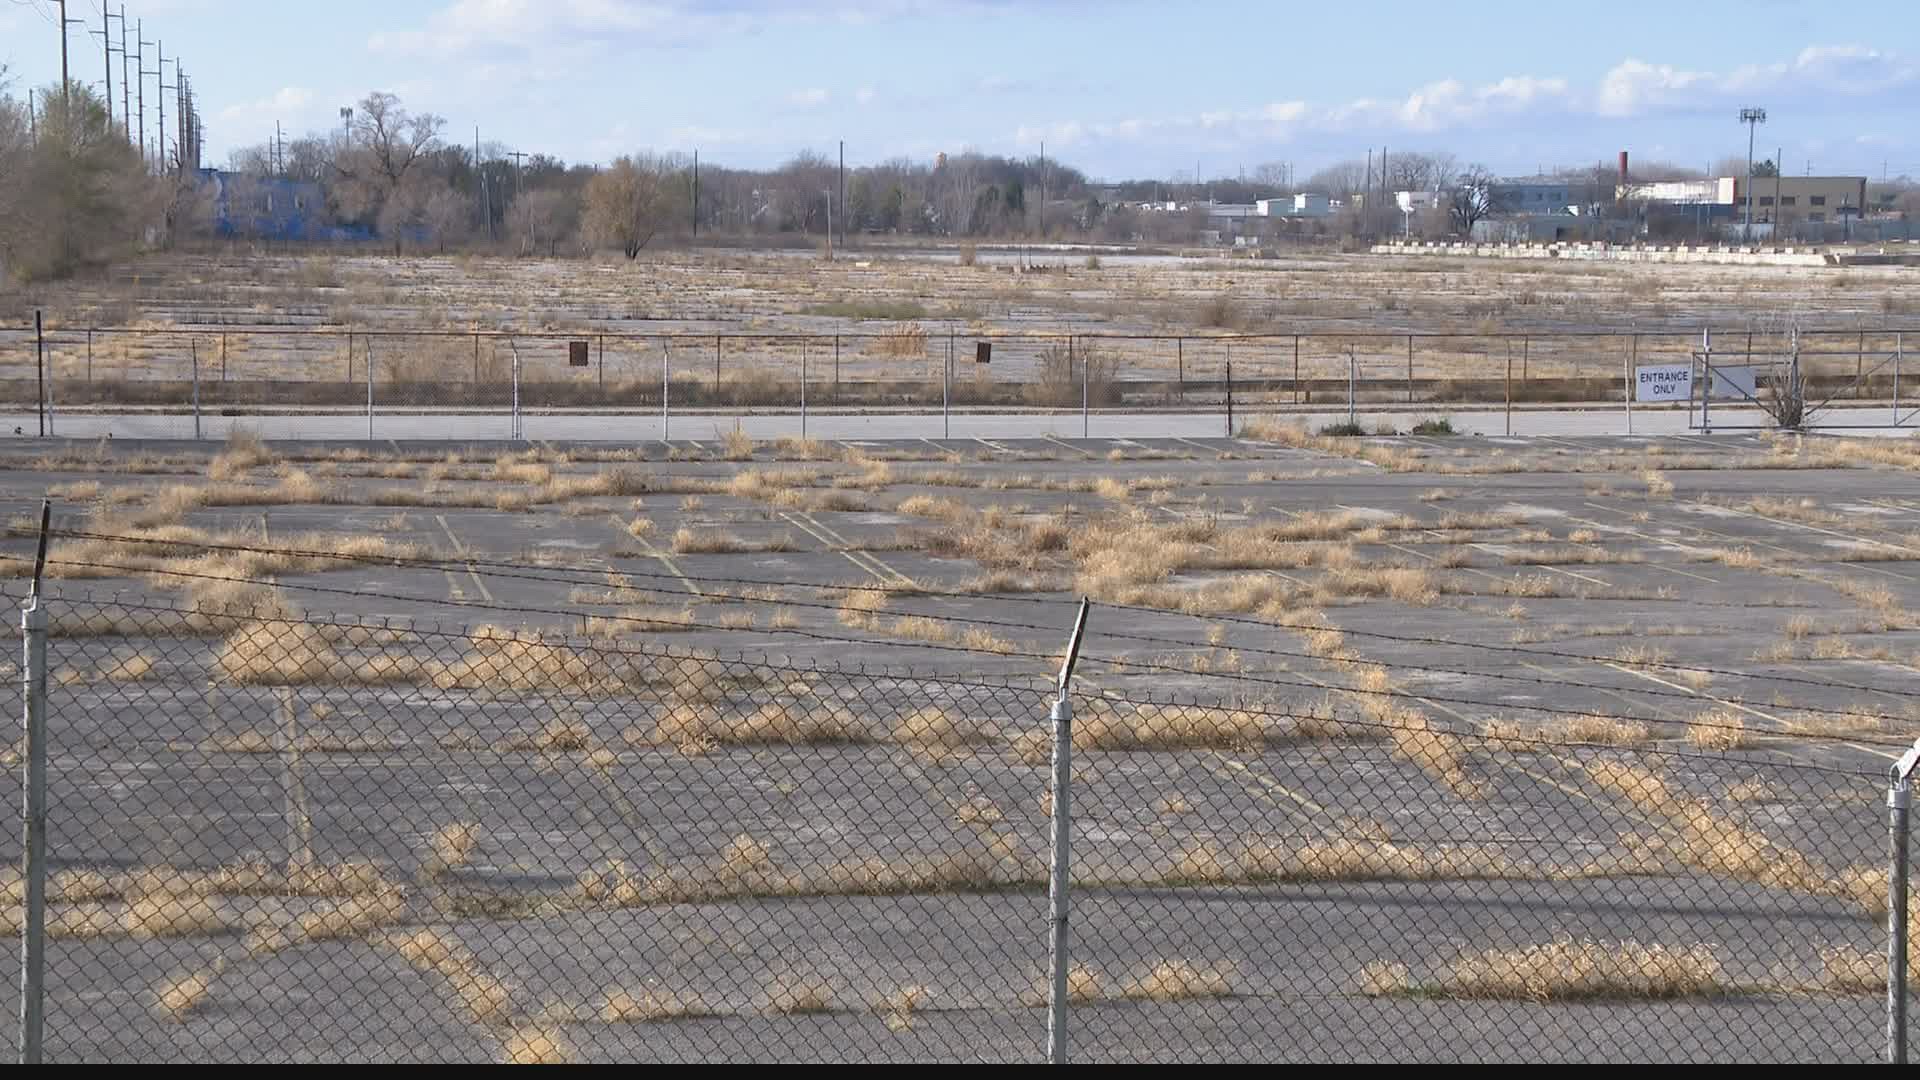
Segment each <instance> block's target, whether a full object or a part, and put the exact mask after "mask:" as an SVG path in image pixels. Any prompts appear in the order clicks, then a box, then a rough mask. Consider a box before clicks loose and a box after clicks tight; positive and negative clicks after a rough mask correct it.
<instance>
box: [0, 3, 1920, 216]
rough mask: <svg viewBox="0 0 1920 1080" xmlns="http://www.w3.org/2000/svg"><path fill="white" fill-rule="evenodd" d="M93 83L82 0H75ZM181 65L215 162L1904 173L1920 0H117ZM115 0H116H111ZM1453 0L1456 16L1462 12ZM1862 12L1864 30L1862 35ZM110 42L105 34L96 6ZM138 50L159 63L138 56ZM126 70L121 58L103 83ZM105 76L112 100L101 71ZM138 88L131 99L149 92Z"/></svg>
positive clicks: (0, 20)
mask: <svg viewBox="0 0 1920 1080" xmlns="http://www.w3.org/2000/svg"><path fill="white" fill-rule="evenodd" d="M54 7H55V5H54V4H53V3H52V2H50V0H0V63H5V64H7V65H8V66H9V67H10V68H11V69H12V77H13V82H14V86H13V90H14V92H15V93H16V94H19V93H21V92H23V91H24V88H25V87H26V86H28V85H43V84H45V83H48V82H51V81H55V80H57V79H58V72H59V52H58V45H59V40H58V36H57V32H56V30H55V27H54V25H53V23H52V21H51V20H52V16H51V12H52V10H53V9H54ZM67 7H68V14H69V17H72V18H78V19H85V20H87V25H86V26H76V27H73V28H72V29H71V31H70V39H69V41H70V49H71V57H72V59H71V63H72V65H73V70H74V73H75V77H76V78H86V79H90V80H96V81H97V80H99V79H100V78H101V74H102V58H101V54H100V48H99V39H98V38H97V37H96V36H93V35H89V34H87V33H86V31H87V30H88V29H91V28H96V27H97V26H98V25H99V18H100V9H99V7H98V6H97V0H69V2H68V5H67ZM126 7H127V13H128V18H129V20H130V21H131V20H133V19H144V21H145V29H146V35H147V38H148V39H149V40H153V39H155V38H156V37H158V38H159V39H161V40H163V41H164V42H165V45H166V48H167V52H168V55H169V56H172V55H175V54H176V53H177V54H178V55H180V56H182V57H184V59H185V64H186V67H187V70H188V73H189V74H190V75H191V76H192V78H193V80H194V85H195V87H196V88H197V90H198V92H199V93H200V96H201V103H202V104H201V112H202V114H203V116H204V117H205V121H206V129H207V144H208V149H209V151H210V155H211V157H212V158H213V159H214V160H215V161H224V160H225V157H226V153H227V151H228V149H230V148H231V147H234V146H236V145H240V144H244V143H249V142H258V141H262V140H264V139H266V138H268V137H269V136H270V135H271V134H272V132H273V125H274V121H275V120H278V121H280V123H281V124H282V125H283V126H284V127H285V128H286V129H287V130H288V131H291V132H296V133H298V132H305V131H308V130H312V129H316V128H321V127H326V126H330V125H332V124H334V123H336V122H337V115H338V110H339V107H340V106H341V105H346V104H350V103H352V102H353V101H354V100H355V99H357V98H359V97H360V96H362V95H363V94H365V93H366V92H367V91H369V90H373V89H381V90H389V91H392V92H394V93H397V94H399V95H401V97H402V98H403V99H404V100H405V102H406V104H407V105H408V106H410V107H412V108H415V109H421V110H428V111H432V112H435V113H438V114H440V115H442V116H444V117H446V118H447V120H448V134H449V136H450V137H452V138H456V139H459V140H462V141H468V142H470V141H471V140H472V138H473V133H474V127H475V125H476V124H477V125H479V127H480V130H481V135H482V137H483V138H485V139H487V140H490V141H498V142H500V143H502V144H505V145H506V146H508V147H509V148H512V149H518V150H523V151H526V152H529V153H533V152H545V153H549V154H554V155H558V156H560V157H563V158H565V159H567V160H569V161H604V160H606V159H609V158H611V157H613V156H614V155H616V154H619V153H622V152H627V151H631V150H639V149H654V150H662V151H666V150H676V151H687V150H691V149H693V148H694V147H696V146H697V147H699V148H700V152H701V158H702V160H703V161H709V162H714V163H717V164H739V165H753V166H760V165H769V164H774V163H777V162H779V161H780V160H782V159H784V158H786V157H788V156H790V155H791V154H793V153H794V152H795V151H797V150H801V149H804V148H809V147H810V148H813V149H817V150H822V151H826V152H829V153H831V152H832V150H833V148H834V143H835V142H836V140H839V139H842V138H844V139H845V140H846V141H847V157H848V161H849V163H864V162H871V161H878V160H881V159H884V158H888V157H894V156H901V155H905V156H910V157H915V158H928V157H931V156H932V155H933V154H934V153H936V152H938V151H942V150H945V151H958V150H961V149H966V148H973V149H978V150H981V151H984V152H989V153H1001V154H1012V155H1025V154H1032V153H1034V152H1036V151H1037V150H1038V148H1039V144H1040V142H1041V140H1042V139H1044V140H1046V143H1047V151H1048V154H1049V156H1055V157H1059V158H1061V159H1062V160H1065V161H1068V162H1071V163H1073V164H1077V165H1079V166H1081V167H1082V168H1084V169H1086V170H1087V171H1088V172H1089V173H1090V174H1092V175H1094V176H1096V177H1101V178H1109V179H1117V178H1122V177H1130V176H1138V177H1163V178H1176V177H1185V176H1190V175H1191V174H1192V172H1193V171H1194V169H1195V167H1196V163H1197V165H1198V167H1199V169H1200V171H1201V172H1202V173H1203V174H1204V175H1207V176H1221V175H1233V174H1236V173H1238V172H1240V171H1242V170H1245V171H1246V172H1249V173H1251V172H1252V171H1253V169H1254V168H1255V167H1256V166H1258V165H1260V164H1261V163H1263V162H1278V161H1284V162H1290V163H1292V164H1293V165H1294V167H1295V169H1296V171H1297V173H1298V174H1299V175H1301V176H1304V175H1306V174H1308V173H1310V172H1312V171H1313V170H1314V169H1315V168H1318V167H1320V166H1322V165H1325V164H1329V163H1331V162H1333V161H1335V160H1338V159H1340V158H1343V157H1359V156H1362V155H1363V154H1364V153H1365V152H1366V149H1367V148H1368V147H1378V146H1381V145H1383V144H1384V145H1386V146H1387V147H1388V148H1389V150H1428V149H1436V150H1448V151H1451V152H1453V153H1454V154H1456V155H1457V156H1458V157H1459V158H1460V159H1461V160H1462V161H1463V162H1482V163H1485V164H1487V165H1489V166H1491V167H1492V168H1494V169H1496V170H1498V171H1501V172H1507V173H1519V172H1531V171H1533V170H1534V169H1535V168H1536V167H1537V166H1541V165H1547V166H1551V165H1554V164H1557V163H1569V164H1570V163H1577V162H1598V161H1602V160H1604V161H1607V162H1609V163H1610V162H1611V161H1612V160H1613V157H1614V155H1615V153H1616V152H1617V151H1618V150H1621V149H1627V150H1630V151H1631V152H1632V153H1633V155H1634V156H1635V157H1636V158H1637V159H1642V160H1655V159H1668V160H1674V161H1677V162H1680V163H1683V164H1688V165H1693V166H1695V167H1699V168H1705V167H1706V166H1707V165H1708V163H1709V162H1710V161H1711V160H1713V159H1716V158H1718V157H1721V156H1724V155H1728V154H1734V153H1744V151H1745V148H1746V139H1745V134H1746V133H1745V130H1744V129H1743V128H1742V127H1741V126H1740V125H1739V124H1738V123H1737V121H1736V120H1735V114H1736V112H1737V110H1738V108H1739V107H1740V106H1741V105H1743V104H1759V105H1764V106H1765V107H1766V108H1767V110H1768V113H1769V117H1770V119H1769V122H1768V124H1767V125H1766V126H1765V127H1763V128H1762V129H1761V131H1760V133H1759V144H1760V148H1761V149H1760V155H1759V156H1762V157H1771V156H1772V155H1773V148H1774V147H1776V146H1782V147H1784V148H1785V159H1786V162H1787V166H1788V169H1789V171H1791V172H1800V171H1803V170H1804V169H1805V168H1806V167H1807V165H1808V164H1809V163H1811V165H1812V168H1813V169H1814V171H1816V172H1861V173H1866V174H1868V175H1871V176H1874V177H1876V178H1877V177H1878V176H1879V175H1880V173H1881V170H1882V168H1883V164H1884V167H1885V168H1886V169H1888V170H1889V171H1890V172H1891V173H1893V174H1896V175H1897V174H1899V173H1902V172H1905V173H1909V174H1912V175H1915V176H1920V108H1916V105H1917V104H1920V19H1916V18H1911V17H1903V16H1900V15H1898V14H1897V11H1898V10H1900V9H1901V8H1903V7H1904V4H1893V5H1886V6H1880V7H1877V8H1870V9H1868V10H1873V11H1877V13H1878V17H1877V18H1876V19H1871V20H1869V19H1862V18H1859V17H1857V15H1858V14H1859V9H1856V8H1849V7H1847V6H1846V5H1836V4H1833V3H1821V4H1814V3H1801V2H1788V0H1744V2H1740V3H1731V2H1727V3H1723V2H1718V0H1690V2H1684V3H1675V2H1672V0H1668V2H1666V3H1643V2H1639V0H1615V2H1613V3H1608V4H1603V5H1598V6H1595V5H1588V6H1585V7H1581V6H1578V5H1575V6H1572V7H1568V6H1566V5H1551V4H1546V5H1543V4H1540V3H1538V2H1530V3H1509V2H1506V0H1482V2H1480V3H1470V4H1464V5H1461V4H1453V5H1449V4H1440V3H1433V2H1431V0H1422V2H1420V3H1399V2H1389V3H1378V2H1376V3H1374V4H1370V5H1351V4H1340V3H1318V4H1316V3H1312V2H1295V3H1287V4H1274V3H1251V2H1240V0H1218V2H1215V3H1210V4H1191V5H1180V4H1171V3H1167V2H1165V0H1161V2H1156V3H1133V2H1129V0H1104V2H1100V3H1080V2H1070V0H1022V2H1018V3H1014V2H1007V0H779V2H774V0H715V2H706V3H695V2H685V0H417V2H416V0H384V2H375V0H331V2H328V3H322V4H312V3H280V2H269V0H254V2H243V0H131V2H129V3H127V5H126ZM113 10H114V11H115V12H116V13H117V12H118V10H119V0H114V5H113ZM1463 12H1464V13H1466V14H1463ZM1876 23H1877V25H1876ZM115 34H116V36H117V34H118V25H117V23H116V24H115ZM150 59H151V57H149V60H150ZM118 78H119V69H118V66H117V63H116V67H115V79H116V83H117V80H118ZM115 96H116V97H118V92H117V90H116V95H115ZM151 97H152V88H151V83H149V101H148V108H149V112H151V110H152V106H153V102H152V100H151Z"/></svg>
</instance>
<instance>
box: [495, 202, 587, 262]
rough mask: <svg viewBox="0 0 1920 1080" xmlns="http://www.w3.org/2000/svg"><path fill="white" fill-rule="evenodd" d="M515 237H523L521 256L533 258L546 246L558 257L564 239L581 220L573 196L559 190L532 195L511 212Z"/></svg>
mask: <svg viewBox="0 0 1920 1080" xmlns="http://www.w3.org/2000/svg"><path fill="white" fill-rule="evenodd" d="M507 218H508V220H509V221H510V222H511V223H512V228H513V231H514V233H515V234H516V235H517V236H519V237H520V251H521V254H533V253H536V252H538V251H539V250H540V248H541V247H542V246H543V245H544V246H545V247H546V249H547V254H549V255H552V254H554V253H555V252H556V251H557V249H558V247H559V243H560V236H561V234H562V233H563V232H565V231H566V230H567V229H568V228H569V227H570V225H571V224H572V222H573V221H574V220H575V219H576V218H577V208H576V206H575V204H574V199H573V196H572V195H570V194H569V193H567V192H565V191H560V190H558V189H556V188H542V189H540V190H539V191H529V192H527V193H526V194H525V195H522V196H520V197H519V198H518V199H515V200H513V205H512V206H511V207H509V208H508V210H507Z"/></svg>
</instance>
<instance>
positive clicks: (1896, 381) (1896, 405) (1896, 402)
mask: <svg viewBox="0 0 1920 1080" xmlns="http://www.w3.org/2000/svg"><path fill="white" fill-rule="evenodd" d="M1900 346H1901V342H1900V335H1899V334H1895V335H1893V426H1894V427H1899V426H1900Z"/></svg>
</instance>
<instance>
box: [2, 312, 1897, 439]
mask: <svg viewBox="0 0 1920 1080" xmlns="http://www.w3.org/2000/svg"><path fill="white" fill-rule="evenodd" d="M1779 337H1780V335H1779V334H1778V333H1774V332H1771V331H1770V332H1768V333H1749V332H1739V333H1729V332H1722V333H1718V334H1715V335H1714V336H1713V339H1712V340H1713V343H1714V344H1713V349H1714V350H1715V353H1716V356H1717V359H1716V361H1715V362H1716V363H1717V364H1719V365H1721V366H1727V365H1740V364H1745V363H1761V364H1766V363H1772V362H1775V361H1776V360H1777V359H1778V358H1779V357H1780V356H1783V355H1784V351H1783V349H1782V347H1781V346H1780V343H1779V341H1778V340H1776V339H1778V338H1779ZM1911 338H1912V335H1911V334H1910V333H1908V332H1904V331H1901V330H1898V329H1893V328H1890V327H1876V328H1874V329H1872V330H1860V331H1854V330H1844V331H1842V330H1821V331H1808V332H1804V333H1802V334H1801V335H1800V340H1801V343H1802V348H1801V349H1800V355H1801V356H1802V357H1803V358H1804V363H1803V371H1804V375H1805V378H1806V380H1807V385H1808V388H1809V392H1810V393H1813V394H1814V395H1816V396H1817V397H1819V398H1822V399H1827V398H1830V399H1833V400H1837V401H1844V402H1847V403H1858V402H1866V401H1874V402H1882V403H1887V404H1888V405H1889V407H1890V410H1891V411H1890V412H1889V413H1888V414H1886V415H1888V416H1889V417H1895V418H1900V419H1898V422H1900V423H1904V422H1906V420H1909V419H1911V418H1910V417H1903V414H1902V413H1901V411H1900V404H1901V401H1902V400H1903V397H1904V398H1907V399H1911V398H1912V390H1913V384H1914V382H1915V380H1914V379H1913V377H1912V374H1911V373H1907V378H1906V379H1905V380H1904V381H1905V382H1906V383H1907V384H1908V385H1907V386H1906V387H1905V388H1903V387H1902V386H1901V383H1902V381H1903V380H1902V378H1901V375H1902V369H1903V366H1904V365H1905V345H1906V342H1907V341H1908V340H1910V339H1911ZM1700 345H1701V334H1699V333H1673V332H1624V333H1611V334H1604V333H1555V332H1552V331H1550V330H1547V331H1542V332H1538V333H1510V332H1500V333H1484V334H1482V333H1475V332H1460V333H1426V334H1420V333H1386V332H1354V333H1336V332H1316V333H1302V334H1284V333H1282V334H1254V333H1241V332H1237V331H1231V330H1226V329H1222V330H1219V331H1217V332H1211V333H1200V334H1192V335H1114V334H1101V333H1092V334H1045V333H1000V332H995V333H973V332H962V331H961V330H959V329H957V328H955V327H951V326H944V325H939V324H933V323H926V324H922V323H917V322H901V323H899V324H898V325H895V326H892V327H890V328H888V329H886V330H884V331H878V332H861V333H848V334H772V333H738V332H732V333H727V332H722V333H713V334H693V333H660V334H633V333H564V332H553V331H533V332H525V333H522V332H517V331H508V330H487V331H457V330H387V329H371V330H343V329H333V328H314V327H304V328H269V329H255V328H211V329H191V328H172V327H168V328H127V327H97V328H86V327H47V328H44V329H43V330H40V331H36V329H35V328H34V327H32V326H28V327H22V328H5V327H0V393H4V394H5V395H6V397H7V400H10V401H13V402H15V403H17V405H18V406H24V407H27V408H32V407H33V404H34V403H35V402H36V401H43V402H44V403H45V405H46V409H47V411H48V412H49V413H50V418H51V420H52V422H53V428H54V430H53V432H51V433H54V434H58V433H59V424H58V419H59V416H60V414H61V412H62V411H63V410H74V411H76V412H99V411H102V410H105V411H107V412H114V411H125V410H133V411H141V410H161V411H165V412H170V413H175V414H184V413H189V412H190V413H191V414H192V415H193V417H194V422H195V424H196V425H198V424H200V423H201V421H202V419H203V418H205V417H222V416H259V415H273V414H324V415H328V416H334V417H337V418H339V419H341V421H342V423H341V425H340V426H338V429H337V430H335V429H332V428H330V429H328V430H327V432H326V434H327V435H328V436H329V437H352V436H354V435H356V434H357V429H356V428H355V427H354V426H353V424H352V422H351V419H357V417H355V416H354V414H356V413H357V414H359V415H360V416H363V417H364V419H365V426H366V430H367V437H368V438H389V437H405V436H409V435H412V434H414V433H415V432H416V431H418V432H427V431H431V430H435V429H434V428H433V426H432V425H431V424H430V423H428V422H427V421H425V420H423V419H422V418H423V417H427V416H432V415H435V414H446V415H452V416H458V415H464V414H470V415H475V416H492V415H498V414H506V415H505V418H504V419H503V421H502V424H501V427H500V435H501V436H506V437H518V436H517V434H515V433H516V432H517V431H518V428H519V424H520V417H521V415H522V414H523V412H528V411H532V412H567V411H574V410H610V411H614V412H619V413H638V414H641V415H643V416H650V417H657V418H658V419H659V420H660V421H661V426H660V428H659V430H660V431H670V430H671V418H672V414H673V412H674V411H675V410H679V411H681V412H684V413H687V414H689V415H690V418H692V417H698V415H699V414H700V413H703V412H716V411H717V412H721V413H728V414H739V413H741V412H750V411H755V410H760V411H771V412H778V413H791V412H795V411H798V412H801V413H802V414H804V413H806V412H807V411H809V410H901V411H909V412H916V413H932V412H936V411H938V412H941V413H943V414H946V413H951V412H953V411H956V410H964V409H1009V410H1037V411H1042V412H1053V413H1060V414H1064V415H1067V416H1069V417H1070V416H1071V414H1073V413H1076V412H1086V411H1097V410H1121V409H1132V410H1155V409H1169V410H1180V411H1187V412H1191V411H1201V412H1219V413H1222V414H1228V413H1229V410H1230V408H1231V407H1233V405H1235V404H1237V405H1238V406H1239V407H1240V408H1242V409H1246V408H1259V407H1281V406H1287V405H1298V406H1319V407H1323V408H1324V407H1329V406H1348V407H1350V408H1361V407H1366V406H1389V405H1397V406H1407V405H1413V406H1419V405H1430V406H1434V407H1436V408H1440V407H1469V406H1474V405H1478V406H1482V407H1487V406H1501V405H1511V404H1513V403H1520V404H1529V403H1533V404H1539V403H1559V402H1577V403H1589V404H1591V403H1601V402H1616V403H1621V404H1622V405H1625V404H1626V399H1627V397H1628V395H1629V393H1630V391H1631V388H1632V386H1633V369H1634V368H1635V367H1637V366H1644V365H1657V364H1672V363H1682V364H1688V363H1692V362H1693V361H1694V359H1695V353H1696V351H1697V350H1698V348H1699V347H1700ZM1871 422H1872V423H1874V424H1879V423H1880V419H1879V417H1873V418H1871ZM461 431H462V432H463V433H464V434H468V435H472V434H474V433H475V432H473V431H471V430H469V429H466V428H462V429H461Z"/></svg>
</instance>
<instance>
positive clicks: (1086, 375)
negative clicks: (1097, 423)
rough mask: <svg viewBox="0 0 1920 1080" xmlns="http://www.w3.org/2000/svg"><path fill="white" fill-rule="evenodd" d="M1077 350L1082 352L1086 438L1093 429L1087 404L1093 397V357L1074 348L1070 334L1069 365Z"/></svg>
mask: <svg viewBox="0 0 1920 1080" xmlns="http://www.w3.org/2000/svg"><path fill="white" fill-rule="evenodd" d="M1076 351H1077V352H1079V353H1080V437H1081V438H1083V439H1085V438H1087V437H1089V435H1091V433H1092V430H1093V425H1092V424H1091V423H1090V422H1089V421H1088V419H1087V404H1088V402H1089V400H1090V399H1091V397H1092V393H1091V390H1090V387H1091V386H1092V385H1093V357H1092V356H1091V355H1090V354H1088V353H1087V352H1086V351H1085V350H1076V349H1075V348H1074V343H1073V335H1072V334H1068V335H1067V362H1068V364H1069V365H1071V364H1072V362H1073V355H1074V353H1075V352H1076ZM1067 370H1069V371H1071V370H1073V369H1072V367H1071V366H1069V367H1068V369H1067Z"/></svg>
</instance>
